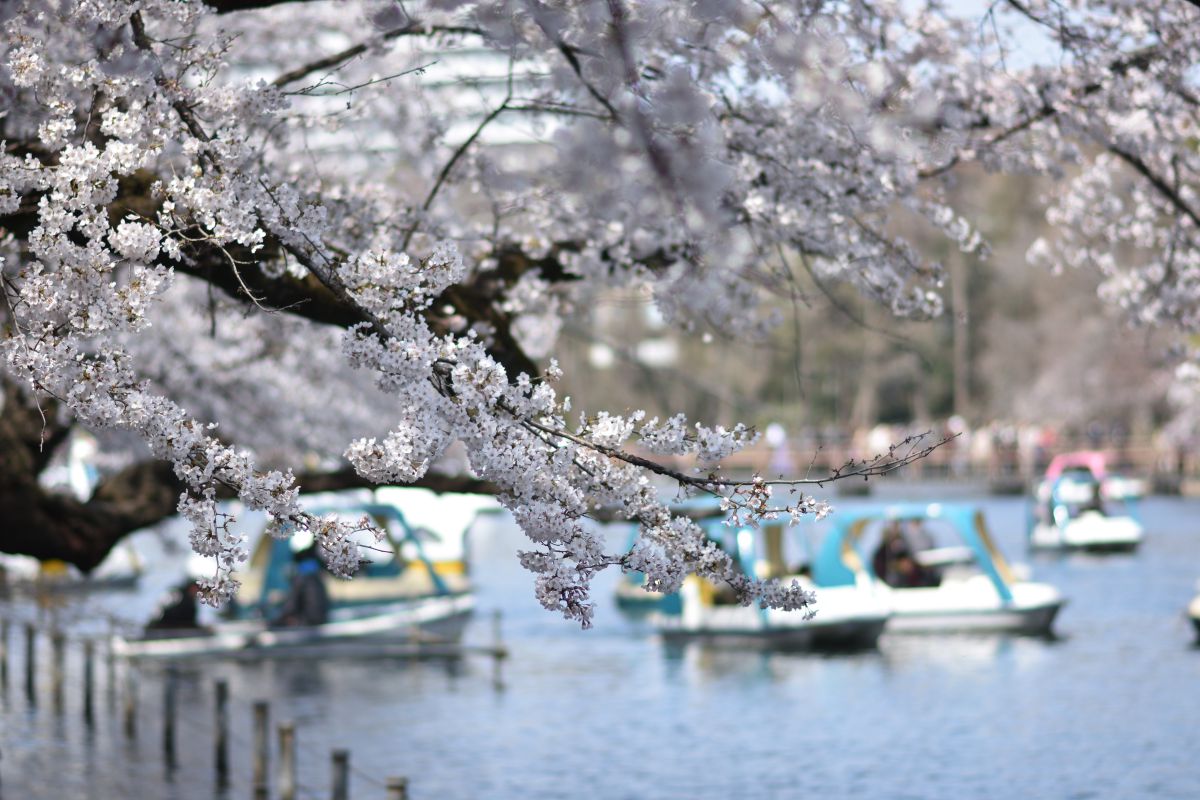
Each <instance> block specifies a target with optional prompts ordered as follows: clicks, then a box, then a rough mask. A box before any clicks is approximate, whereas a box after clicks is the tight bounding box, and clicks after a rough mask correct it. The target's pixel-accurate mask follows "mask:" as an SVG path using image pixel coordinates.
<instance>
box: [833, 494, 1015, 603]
mask: <svg viewBox="0 0 1200 800" xmlns="http://www.w3.org/2000/svg"><path fill="white" fill-rule="evenodd" d="M830 519H831V520H833V522H832V527H831V528H830V530H829V531H828V533H826V534H825V536H824V537H823V538H822V539H821V543H820V545H819V546H818V548H817V557H816V559H815V560H814V562H813V578H814V580H815V581H816V583H817V585H818V586H844V585H845V586H853V585H855V583H856V581H857V579H858V575H859V574H861V573H866V574H868V575H870V574H872V569H871V566H870V563H869V560H865V559H863V558H862V557H861V556H860V555H859V553H858V550H857V548H856V545H857V544H858V542H859V539H860V537H861V536H862V533H863V531H864V530H866V528H867V525H868V524H870V523H872V522H888V521H893V520H896V521H902V520H912V519H916V520H926V519H929V520H944V521H946V522H948V523H950V525H951V526H952V527H953V528H954V531H955V533H956V534H958V536H959V538H960V539H962V541H963V543H964V544H966V545H967V547H968V548H970V550H971V553H972V555H973V556H974V558H975V563H976V565H977V566H978V567H979V568H980V569H981V570H982V571H983V573H984V574H985V575H986V576H987V577H988V579H989V580H990V581H991V583H992V585H993V586H994V587H995V589H996V592H997V594H999V595H1000V598H1001V600H1003V601H1004V602H1006V603H1007V602H1011V601H1012V599H1013V595H1012V589H1011V586H1012V584H1013V583H1014V582H1015V580H1014V577H1013V573H1012V570H1011V568H1010V567H1009V565H1008V561H1007V560H1006V559H1005V558H1004V555H1003V554H1002V553H1001V552H1000V551H999V549H998V548H997V547H996V544H995V542H994V541H993V540H992V536H991V534H990V533H989V532H988V529H987V522H986V520H985V518H984V515H983V509H982V508H981V507H980V506H978V505H974V504H971V503H918V502H906V503H892V504H886V505H884V504H872V505H869V506H860V507H856V508H847V509H839V510H838V511H837V512H836V513H834V514H833V515H832V516H831V517H830ZM874 577H875V578H876V579H877V580H878V576H874Z"/></svg>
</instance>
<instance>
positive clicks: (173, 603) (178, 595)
mask: <svg viewBox="0 0 1200 800" xmlns="http://www.w3.org/2000/svg"><path fill="white" fill-rule="evenodd" d="M199 594H200V584H198V583H196V582H195V581H192V580H189V581H186V582H185V583H183V584H181V585H180V586H179V588H178V589H176V590H175V591H174V592H173V593H172V595H171V598H170V600H169V602H168V603H167V604H166V605H164V606H163V608H162V610H161V611H159V612H158V616H157V617H155V618H154V619H153V620H151V621H150V622H149V624H147V625H146V628H147V629H149V630H172V631H175V630H186V629H189V628H198V627H199V626H200V623H199V622H198V620H197V611H198V609H197V607H196V597H197V595H199Z"/></svg>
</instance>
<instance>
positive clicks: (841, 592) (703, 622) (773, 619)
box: [656, 577, 891, 650]
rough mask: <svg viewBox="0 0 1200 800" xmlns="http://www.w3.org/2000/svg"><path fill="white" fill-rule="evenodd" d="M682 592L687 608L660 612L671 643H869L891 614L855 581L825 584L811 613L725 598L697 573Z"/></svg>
mask: <svg viewBox="0 0 1200 800" xmlns="http://www.w3.org/2000/svg"><path fill="white" fill-rule="evenodd" d="M785 583H786V579H785ZM808 588H812V584H811V583H808ZM680 596H681V599H682V601H683V611H682V613H681V614H678V615H674V614H660V615H658V616H657V617H656V625H657V629H658V632H659V634H660V635H661V636H662V638H663V640H664V641H666V642H668V643H673V644H680V643H685V642H702V643H704V644H708V645H717V646H725V647H739V648H762V649H772V650H838V649H857V648H869V647H874V646H875V643H876V641H878V639H879V635H880V634H881V633H882V632H883V628H884V625H885V624H887V621H888V618H889V617H890V616H891V612H890V611H889V610H888V609H887V607H886V606H885V605H884V604H883V603H882V602H880V601H879V600H878V599H877V598H875V597H873V596H872V595H870V594H868V593H864V592H860V591H858V590H857V589H855V588H853V587H842V588H832V589H822V590H820V591H819V592H818V595H817V607H816V615H815V616H813V617H811V618H809V617H808V616H807V615H806V614H805V613H804V612H802V611H780V610H778V609H773V608H772V609H764V608H759V607H758V606H743V605H741V604H740V603H737V602H736V601H723V599H722V598H721V597H720V595H719V593H718V592H717V591H716V590H715V587H714V586H713V585H712V584H711V583H709V582H708V581H705V580H703V579H701V578H696V577H690V578H688V579H687V580H686V581H685V582H684V585H683V590H682V591H681V592H680Z"/></svg>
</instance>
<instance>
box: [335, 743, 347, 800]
mask: <svg viewBox="0 0 1200 800" xmlns="http://www.w3.org/2000/svg"><path fill="white" fill-rule="evenodd" d="M331 797H332V799H333V800H350V751H349V750H334V751H333V793H332V795H331Z"/></svg>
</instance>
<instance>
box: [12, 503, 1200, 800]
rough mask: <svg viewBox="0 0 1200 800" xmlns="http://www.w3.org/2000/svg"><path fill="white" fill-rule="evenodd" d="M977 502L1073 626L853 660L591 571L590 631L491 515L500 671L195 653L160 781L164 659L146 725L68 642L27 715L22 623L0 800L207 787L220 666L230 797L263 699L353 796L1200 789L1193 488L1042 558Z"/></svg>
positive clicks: (321, 781) (191, 792)
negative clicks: (124, 722)
mask: <svg viewBox="0 0 1200 800" xmlns="http://www.w3.org/2000/svg"><path fill="white" fill-rule="evenodd" d="M983 504H984V506H985V509H986V512H987V515H988V520H989V523H990V525H991V528H992V530H993V533H995V534H996V536H997V539H998V540H999V543H1000V545H1001V547H1002V549H1004V550H1005V552H1006V553H1008V554H1009V556H1010V558H1012V559H1013V560H1017V561H1026V562H1028V563H1029V564H1030V565H1031V567H1032V570H1033V574H1034V577H1035V578H1036V579H1038V580H1043V581H1048V582H1050V583H1053V584H1055V585H1057V586H1058V587H1059V588H1060V589H1061V591H1062V592H1063V593H1064V594H1065V595H1066V596H1067V597H1068V598H1069V605H1068V606H1067V607H1066V608H1065V609H1064V610H1063V612H1062V613H1061V614H1060V616H1059V619H1058V621H1057V623H1056V629H1057V631H1058V633H1059V634H1060V638H1059V639H1057V640H1054V641H1047V640H1042V639H1030V638H1013V637H1004V636H941V637H911V636H910V637H898V636H891V635H886V634H885V636H884V637H883V639H882V640H881V642H880V645H879V648H878V651H877V652H868V653H860V654H852V655H838V656H806V655H793V654H786V655H785V654H759V653H740V652H728V651H711V650H701V649H694V648H689V649H684V650H683V651H682V652H669V651H667V650H666V649H664V647H663V646H662V644H661V643H660V642H659V641H658V640H657V639H656V638H655V637H654V636H653V635H652V634H651V633H650V632H649V631H647V630H646V629H644V628H643V627H639V626H638V625H637V624H635V623H631V622H630V621H627V620H626V619H624V618H623V617H622V616H621V615H620V614H619V613H618V612H617V610H616V609H615V607H614V606H613V604H612V602H611V599H610V598H611V596H612V591H611V590H612V586H613V581H615V579H616V575H615V574H613V575H607V576H604V577H603V578H602V579H601V580H598V581H597V586H596V596H597V598H598V599H599V601H600V605H601V608H600V609H599V612H598V615H597V623H596V626H595V628H594V629H592V630H590V631H580V630H579V629H578V628H577V627H575V626H574V625H572V624H571V623H567V622H565V621H563V620H561V619H558V618H556V617H554V616H552V615H550V614H548V613H547V612H545V611H543V610H541V609H540V607H539V606H537V604H536V603H535V601H534V600H533V599H532V588H531V581H530V578H529V576H528V575H527V574H526V573H524V572H523V571H522V570H521V569H520V568H519V567H518V566H516V564H515V560H514V558H513V556H512V552H513V550H514V549H515V548H516V547H517V546H519V545H520V542H521V539H520V536H519V533H517V532H515V531H514V530H512V529H511V528H510V527H509V526H507V525H505V524H504V523H502V522H500V521H499V520H495V521H492V522H490V523H487V524H484V525H483V526H481V527H480V528H478V529H476V531H475V532H474V533H473V538H474V546H473V556H474V560H475V561H474V563H475V569H476V572H475V574H476V578H477V580H478V584H479V592H478V599H479V608H480V609H481V611H482V612H483V613H481V614H480V615H479V617H478V618H477V620H476V622H475V623H474V625H473V627H472V629H471V631H470V632H469V634H468V637H469V638H470V639H473V640H476V641H480V642H486V641H489V640H490V635H491V634H490V620H489V616H490V615H489V614H488V613H487V612H489V611H490V610H491V609H501V610H502V611H503V613H504V638H505V643H506V644H507V645H508V646H509V648H510V649H511V653H512V655H511V658H510V659H509V660H508V661H507V662H506V663H505V664H504V668H503V683H504V687H503V689H501V690H497V689H495V688H494V687H493V685H492V665H491V662H490V661H488V660H486V659H482V658H479V659H469V660H466V661H464V662H460V663H458V664H456V665H455V664H451V665H447V664H445V663H436V662H424V663H409V662H404V661H379V660H375V661H361V662H354V661H323V662H320V661H296V662H280V661H276V662H268V663H260V664H242V665H238V664H220V663H216V664H214V663H207V664H204V665H196V664H193V665H187V664H185V665H183V667H182V673H181V684H180V687H181V688H180V691H181V695H180V697H181V726H180V734H179V736H180V745H179V751H180V753H179V766H178V768H177V769H176V770H175V771H174V773H173V774H172V775H171V776H170V777H168V776H167V775H166V771H165V769H164V766H163V763H162V759H161V757H160V752H161V748H160V739H159V736H160V733H159V722H158V719H159V715H158V713H157V709H158V708H159V707H160V703H161V697H162V688H161V682H160V678H161V676H160V674H159V672H158V671H157V668H155V669H151V668H147V669H145V670H144V671H142V672H141V673H140V674H139V676H138V685H139V688H140V695H141V698H142V703H141V708H140V717H139V731H138V738H137V740H136V741H135V742H132V743H130V742H127V741H126V740H125V739H124V738H123V736H122V734H121V728H120V720H119V714H117V713H116V712H115V710H110V708H109V706H108V701H107V699H106V694H105V692H104V685H105V677H104V671H103V669H101V670H100V671H99V673H98V682H99V687H100V690H99V695H98V705H97V718H96V726H95V730H94V733H88V732H87V731H86V729H85V728H84V726H83V725H82V724H81V723H80V722H79V717H80V713H79V708H80V699H79V689H78V685H77V681H78V675H79V668H78V660H77V653H76V652H75V651H74V650H72V651H71V653H70V657H69V659H68V669H67V674H68V675H69V676H72V677H71V683H69V685H68V687H67V694H66V707H65V709H64V710H63V712H62V714H61V715H59V714H56V713H55V712H54V710H53V708H52V704H51V702H50V699H49V694H48V692H47V689H46V684H47V682H48V681H47V680H45V679H44V680H43V681H42V684H43V688H42V693H41V694H40V695H39V698H38V699H39V703H38V706H37V708H36V709H31V708H29V707H28V704H27V702H26V700H25V697H24V695H23V690H22V686H21V675H20V669H19V665H20V663H21V661H20V658H21V643H20V641H19V637H18V636H17V635H16V632H15V631H14V634H13V636H12V638H11V639H10V648H9V649H10V665H11V667H10V674H9V686H8V689H7V693H6V694H5V696H4V698H3V704H2V706H0V708H2V713H0V798H4V800H14V799H15V798H29V797H34V798H38V797H46V798H134V797H144V798H158V797H163V798H189V799H190V798H211V797H214V796H215V790H214V779H213V771H212V766H211V765H212V725H213V723H212V718H213V713H212V683H213V680H214V679H216V678H218V677H223V678H226V679H228V681H229V682H230V690H231V695H232V697H233V700H234V704H233V706H232V724H233V726H234V743H233V764H232V779H233V786H232V788H231V790H230V791H229V793H228V795H227V796H228V797H236V798H248V797H249V796H250V790H249V775H250V766H249V752H248V751H249V741H250V731H251V722H250V704H251V703H252V702H253V701H254V700H257V699H269V700H270V701H271V703H272V716H273V721H279V720H283V719H290V720H293V721H295V723H296V725H297V730H298V734H297V736H298V742H299V751H300V759H299V762H300V763H299V780H300V784H301V793H300V796H301V797H322V798H324V797H328V796H329V768H328V765H329V752H330V750H331V749H332V748H337V747H344V748H348V749H350V750H351V753H352V755H351V762H352V764H353V766H354V774H353V775H352V778H351V793H350V797H351V799H352V800H362V799H363V798H383V797H384V796H385V793H384V788H383V785H382V782H383V779H384V778H385V777H386V776H389V775H405V776H407V777H408V778H409V780H410V796H411V797H413V798H509V797H512V798H518V797H519V798H563V797H589V798H590V797H596V798H726V797H745V798H760V797H761V798H791V797H816V798H822V800H836V798H914V799H915V798H921V799H922V800H924V799H930V800H932V799H934V798H993V797H994V798H1005V800H1009V799H1010V798H1078V799H1079V800H1083V798H1196V797H1200V758H1198V755H1200V750H1198V749H1197V741H1196V735H1197V730H1200V691H1198V689H1200V650H1198V649H1196V648H1195V647H1193V645H1192V640H1193V636H1192V632H1191V628H1190V625H1189V623H1187V621H1186V620H1185V619H1184V617H1183V613H1182V612H1183V609H1184V607H1185V606H1186V604H1187V603H1188V601H1189V600H1190V599H1191V597H1192V596H1193V594H1194V592H1195V583H1196V580H1197V578H1198V577H1200V501H1197V500H1181V499H1168V498H1153V499H1149V500H1147V501H1145V502H1144V503H1143V504H1142V519H1143V522H1144V523H1145V524H1146V527H1147V531H1148V539H1147V541H1146V542H1145V544H1144V546H1143V548H1142V549H1141V550H1139V551H1138V552H1137V553H1136V554H1133V555H1114V556H1105V557H1100V556H1082V555H1081V556H1070V557H1058V556H1053V557H1042V556H1038V557H1035V558H1032V559H1030V558H1029V557H1028V556H1027V555H1026V554H1025V552H1024V542H1023V526H1024V518H1025V505H1024V502H1023V501H1022V500H1020V499H1015V498H1014V499H995V498H993V499H987V500H984V501H983ZM841 505H842V506H844V507H848V506H850V505H852V503H851V502H850V501H842V502H841ZM173 577H175V576H172V575H164V576H159V578H156V580H157V583H156V582H155V580H152V581H149V584H150V585H149V586H147V587H146V589H145V590H144V591H142V592H141V593H140V594H138V595H125V596H120V595H115V594H113V595H108V596H103V597H102V596H96V597H95V598H93V599H92V600H91V601H89V605H88V606H87V607H86V608H85V609H83V611H82V613H84V614H91V615H94V612H95V611H96V609H97V608H99V607H100V606H102V605H105V604H107V605H108V606H109V607H114V608H115V607H120V609H121V611H122V612H123V613H127V614H136V613H143V612H144V611H145V610H148V609H149V607H150V605H151V604H152V601H153V598H154V595H155V594H157V591H158V588H159V587H161V586H162V585H165V584H166V583H168V582H169V581H170V579H172V578H173ZM28 611H29V609H25V608H15V609H14V608H10V609H9V610H8V614H9V615H10V616H15V617H21V615H22V614H27V613H28ZM76 613H80V612H79V611H78V610H77V612H76ZM21 618H23V617H21ZM47 656H48V649H45V650H44V651H43V663H45V661H46V660H47V659H46V657H47ZM102 666H103V665H101V667H102Z"/></svg>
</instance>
